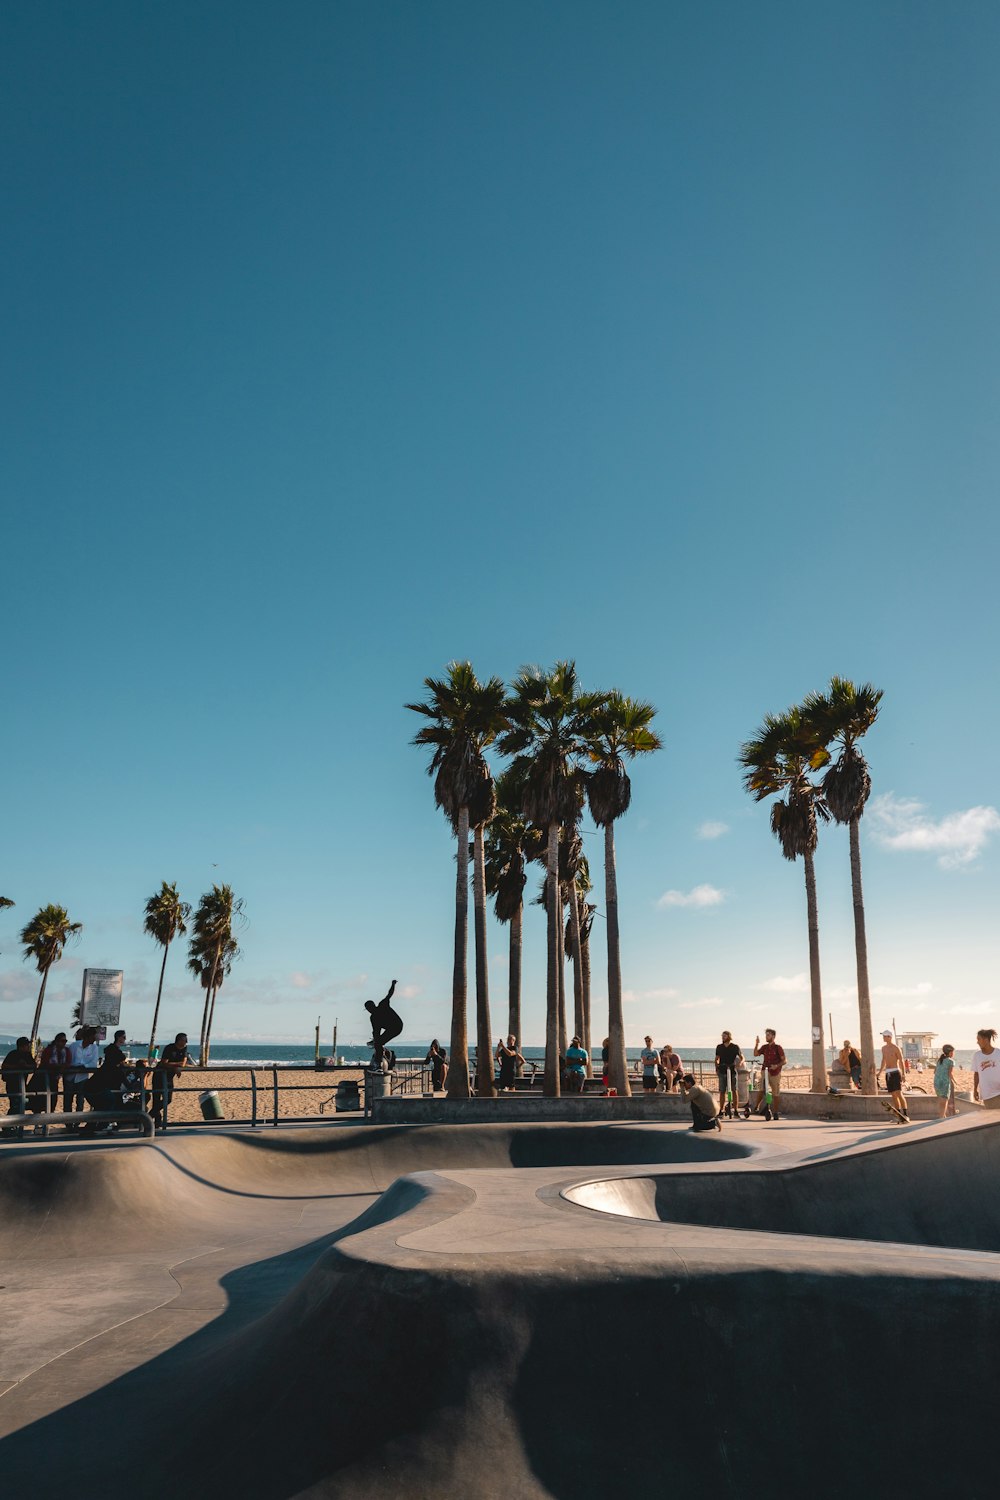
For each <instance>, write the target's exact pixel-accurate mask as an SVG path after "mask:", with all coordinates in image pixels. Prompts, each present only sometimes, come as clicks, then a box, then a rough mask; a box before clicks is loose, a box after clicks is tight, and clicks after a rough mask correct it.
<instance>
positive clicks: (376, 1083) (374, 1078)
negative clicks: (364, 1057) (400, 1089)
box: [365, 1068, 392, 1099]
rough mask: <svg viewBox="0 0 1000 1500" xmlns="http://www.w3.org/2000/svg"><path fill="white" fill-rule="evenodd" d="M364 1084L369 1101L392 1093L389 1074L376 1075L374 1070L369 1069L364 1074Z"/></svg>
mask: <svg viewBox="0 0 1000 1500" xmlns="http://www.w3.org/2000/svg"><path fill="white" fill-rule="evenodd" d="M365 1083H366V1086H367V1088H368V1097H369V1098H370V1099H381V1098H383V1097H384V1096H385V1095H386V1094H391V1093H392V1074H391V1073H378V1072H376V1071H375V1070H374V1068H370V1069H369V1070H368V1072H367V1073H366V1074H365Z"/></svg>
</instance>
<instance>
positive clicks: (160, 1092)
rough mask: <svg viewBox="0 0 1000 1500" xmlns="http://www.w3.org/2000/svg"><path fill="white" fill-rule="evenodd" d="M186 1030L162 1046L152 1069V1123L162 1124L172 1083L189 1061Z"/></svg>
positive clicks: (172, 1089) (171, 1093)
mask: <svg viewBox="0 0 1000 1500" xmlns="http://www.w3.org/2000/svg"><path fill="white" fill-rule="evenodd" d="M187 1040H188V1039H187V1032H186V1031H179V1032H178V1033H177V1035H176V1036H175V1037H174V1039H173V1041H172V1042H168V1043H167V1045H166V1046H165V1047H164V1049H163V1052H162V1054H161V1056H160V1060H159V1062H158V1063H157V1064H156V1067H155V1068H154V1069H153V1087H152V1095H153V1099H152V1109H151V1110H150V1113H151V1114H152V1116H153V1124H154V1125H156V1126H157V1127H160V1126H162V1124H163V1113H164V1110H165V1109H166V1107H167V1105H168V1104H169V1103H170V1101H171V1099H172V1098H173V1097H174V1083H175V1081H176V1080H177V1079H178V1078H179V1077H180V1075H181V1074H182V1073H183V1071H184V1069H185V1068H186V1067H187V1066H188V1064H189V1063H190V1061H191V1058H190V1056H189V1055H188V1049H187Z"/></svg>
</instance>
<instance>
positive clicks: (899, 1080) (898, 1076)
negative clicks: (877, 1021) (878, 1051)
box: [876, 1031, 910, 1120]
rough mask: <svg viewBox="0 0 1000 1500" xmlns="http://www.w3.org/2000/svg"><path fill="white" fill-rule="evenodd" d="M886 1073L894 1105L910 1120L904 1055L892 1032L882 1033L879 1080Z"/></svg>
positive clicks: (887, 1085)
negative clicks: (904, 1088)
mask: <svg viewBox="0 0 1000 1500" xmlns="http://www.w3.org/2000/svg"><path fill="white" fill-rule="evenodd" d="M883 1072H884V1073H885V1086H886V1089H887V1091H888V1093H889V1097H890V1098H891V1099H892V1102H893V1104H894V1105H895V1106H896V1108H897V1109H898V1110H899V1112H900V1114H901V1115H902V1116H903V1117H904V1118H905V1119H907V1120H908V1119H909V1118H910V1116H909V1115H908V1114H907V1110H906V1098H905V1096H904V1094H903V1054H902V1052H900V1050H899V1048H898V1047H897V1046H896V1043H895V1042H894V1041H893V1039H892V1032H891V1031H883V1033H882V1061H881V1063H880V1065H879V1070H878V1075H877V1078H876V1081H877V1079H878V1078H880V1077H881V1076H882V1073H883Z"/></svg>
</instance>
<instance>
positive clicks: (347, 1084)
mask: <svg viewBox="0 0 1000 1500" xmlns="http://www.w3.org/2000/svg"><path fill="white" fill-rule="evenodd" d="M334 1108H335V1109H336V1110H337V1112H338V1113H339V1112H340V1111H341V1110H347V1109H360V1108H361V1092H360V1090H359V1089H358V1080H357V1079H356V1078H342V1079H341V1080H340V1082H339V1083H338V1084H337V1101H336V1104H335V1106H334Z"/></svg>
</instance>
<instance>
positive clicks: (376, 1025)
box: [365, 980, 403, 1070]
mask: <svg viewBox="0 0 1000 1500" xmlns="http://www.w3.org/2000/svg"><path fill="white" fill-rule="evenodd" d="M395 988H396V981H395V980H393V981H392V984H390V986H389V993H388V994H387V995H383V997H382V999H381V1000H380V1001H379V1003H378V1004H377V1005H376V1004H375V1001H374V1000H366V1001H365V1010H367V1011H368V1012H369V1013H370V1015H371V1020H372V1042H371V1044H372V1047H373V1048H374V1051H373V1053H372V1067H373V1068H375V1069H376V1070H380V1069H381V1067H382V1062H383V1059H384V1058H385V1053H386V1042H391V1041H392V1040H393V1038H394V1037H397V1036H399V1033H400V1032H401V1031H402V1029H403V1018H402V1017H401V1016H400V1015H398V1014H397V1012H396V1011H394V1010H393V1008H392V1006H391V1005H390V1004H389V1001H390V1000H391V999H392V996H393V992H394V991H395ZM389 1050H390V1051H391V1050H392V1049H391V1048H390V1049H389ZM393 1061H395V1057H394V1058H393Z"/></svg>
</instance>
